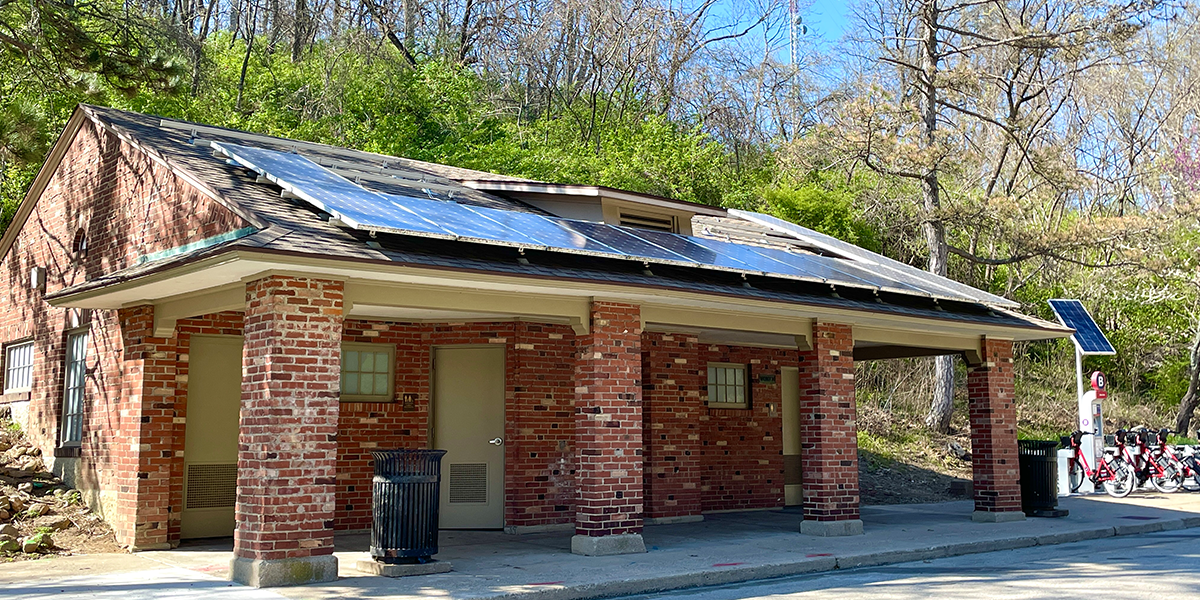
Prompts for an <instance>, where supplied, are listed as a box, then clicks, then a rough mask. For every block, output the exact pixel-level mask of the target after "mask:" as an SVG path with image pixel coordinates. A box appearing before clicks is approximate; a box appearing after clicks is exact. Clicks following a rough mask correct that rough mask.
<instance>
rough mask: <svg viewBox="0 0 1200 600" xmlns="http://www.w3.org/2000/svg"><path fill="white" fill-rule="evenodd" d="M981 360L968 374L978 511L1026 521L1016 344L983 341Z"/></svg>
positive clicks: (990, 517) (979, 517)
mask: <svg viewBox="0 0 1200 600" xmlns="http://www.w3.org/2000/svg"><path fill="white" fill-rule="evenodd" d="M980 350H981V356H980V358H981V362H980V363H979V364H978V365H972V366H971V368H970V372H969V373H968V374H967V397H968V400H969V404H970V413H971V470H972V471H973V476H974V477H973V478H974V480H975V513H974V514H973V515H972V519H974V520H976V521H983V522H990V523H996V522H1003V521H1020V520H1022V519H1024V518H1025V513H1023V512H1021V483H1020V469H1019V467H1018V464H1017V408H1016V404H1015V394H1014V392H1013V359H1012V342H1011V341H1009V340H996V339H987V338H985V339H983V340H982V342H981V344H980Z"/></svg>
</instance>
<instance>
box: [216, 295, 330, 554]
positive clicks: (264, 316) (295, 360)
mask: <svg viewBox="0 0 1200 600" xmlns="http://www.w3.org/2000/svg"><path fill="white" fill-rule="evenodd" d="M343 299H344V292H343V285H342V282H340V281H328V280H322V279H302V278H294V277H285V276H278V275H273V276H269V277H265V278H263V279H258V280H255V281H251V282H250V283H248V284H246V313H245V317H244V319H245V334H244V338H243V342H242V343H243V350H242V357H243V359H242V370H243V372H244V376H243V379H242V410H241V418H240V421H239V425H238V426H239V434H238V499H237V509H236V515H237V516H236V518H237V529H235V530H234V535H233V551H234V555H235V556H237V557H238V558H245V559H251V560H279V559H283V558H304V557H309V556H319V555H326V554H332V553H333V528H334V512H335V507H336V505H337V502H336V496H337V481H336V475H337V453H338V412H339V400H338V397H339V390H338V384H339V381H340V376H339V371H340V369H341V359H342V353H341V344H342V318H343V317H342V314H343V313H342V303H343Z"/></svg>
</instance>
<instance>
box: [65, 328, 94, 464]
mask: <svg viewBox="0 0 1200 600" xmlns="http://www.w3.org/2000/svg"><path fill="white" fill-rule="evenodd" d="M87 347H88V333H87V332H86V331H82V332H79V333H72V334H71V335H68V336H67V380H66V386H65V387H66V389H65V391H64V392H63V416H62V435H61V439H62V445H64V446H67V445H76V444H78V443H79V442H80V441H81V440H82V439H83V397H84V392H85V390H86V386H87Z"/></svg>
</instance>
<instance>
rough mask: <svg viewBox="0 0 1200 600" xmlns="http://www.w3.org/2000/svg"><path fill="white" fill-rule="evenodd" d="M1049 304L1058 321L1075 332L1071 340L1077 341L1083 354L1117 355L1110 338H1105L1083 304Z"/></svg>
mask: <svg viewBox="0 0 1200 600" xmlns="http://www.w3.org/2000/svg"><path fill="white" fill-rule="evenodd" d="M1048 302H1049V303H1050V310H1053V311H1054V314H1055V315H1056V316H1058V320H1059V321H1061V322H1062V324H1063V325H1066V326H1067V327H1070V328H1071V329H1074V330H1075V333H1073V334H1071V339H1072V340H1074V341H1075V346H1076V347H1078V348H1079V352H1080V353H1081V354H1084V355H1089V354H1100V355H1111V354H1116V353H1117V350H1116V349H1115V348H1113V345H1112V343H1110V342H1109V341H1108V338H1106V337H1104V332H1102V331H1100V326H1098V325H1096V321H1094V320H1093V319H1092V315H1090V314H1088V311H1087V309H1086V308H1084V307H1083V303H1082V302H1080V301H1078V300H1061V299H1055V300H1049V301H1048Z"/></svg>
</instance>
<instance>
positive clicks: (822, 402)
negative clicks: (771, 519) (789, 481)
mask: <svg viewBox="0 0 1200 600" xmlns="http://www.w3.org/2000/svg"><path fill="white" fill-rule="evenodd" d="M812 337H813V340H812V350H810V351H808V352H801V353H800V359H801V363H800V415H801V416H800V419H801V422H800V435H801V440H802V442H801V446H800V462H801V470H802V471H803V489H804V520H803V521H801V523H800V533H805V534H809V535H819V536H836V535H859V534H861V533H862V532H863V529H862V520H860V519H859V514H858V501H859V497H858V427H857V423H856V408H855V405H854V336H853V334H852V332H851V328H850V326H849V325H839V324H835V323H821V322H815V323H813V336H812Z"/></svg>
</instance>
